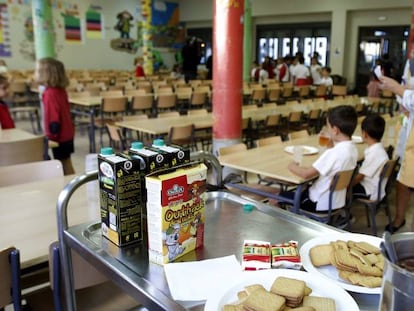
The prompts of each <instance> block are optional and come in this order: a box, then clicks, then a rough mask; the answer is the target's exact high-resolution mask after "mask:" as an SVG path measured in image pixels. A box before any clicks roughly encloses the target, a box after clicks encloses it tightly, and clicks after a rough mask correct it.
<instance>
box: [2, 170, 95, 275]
mask: <svg viewBox="0 0 414 311" xmlns="http://www.w3.org/2000/svg"><path fill="white" fill-rule="evenodd" d="M28 174H30V172H28ZM73 177H74V175H71V176H65V177H61V178H53V179H49V180H44V181H36V182H30V183H23V184H19V185H13V186H6V187H0V211H1V217H0V227H1V228H2V231H1V232H2V234H1V235H0V249H3V248H6V247H9V246H15V247H16V248H18V249H19V250H20V260H21V267H22V268H23V269H25V268H32V267H35V266H36V265H38V264H42V263H45V262H47V261H48V252H49V251H48V249H49V244H50V243H51V242H53V241H56V240H57V238H58V235H57V225H56V202H57V199H58V196H59V193H60V192H61V190H62V189H63V187H64V186H65V185H66V184H67V183H68V182H69V181H70V180H71V179H72V178H73ZM71 204H72V207H71V223H72V224H77V223H82V222H85V221H88V220H89V219H90V217H89V216H88V212H87V208H88V202H87V198H86V194H85V191H84V189H82V191H79V192H78V193H76V196H74V198H73V200H72V201H71Z"/></svg>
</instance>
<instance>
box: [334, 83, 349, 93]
mask: <svg viewBox="0 0 414 311" xmlns="http://www.w3.org/2000/svg"><path fill="white" fill-rule="evenodd" d="M347 92H348V89H347V86H346V85H333V86H332V95H346V94H347Z"/></svg>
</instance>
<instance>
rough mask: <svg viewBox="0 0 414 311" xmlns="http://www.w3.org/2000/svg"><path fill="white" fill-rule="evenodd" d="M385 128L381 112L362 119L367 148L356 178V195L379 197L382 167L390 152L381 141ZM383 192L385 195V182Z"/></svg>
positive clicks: (373, 198)
mask: <svg viewBox="0 0 414 311" xmlns="http://www.w3.org/2000/svg"><path fill="white" fill-rule="evenodd" d="M384 130H385V120H384V119H383V118H382V117H381V116H380V115H379V114H370V115H368V116H367V117H366V118H365V119H364V120H363V121H362V124H361V137H362V140H363V141H364V143H366V144H367V148H366V149H365V152H364V161H363V162H362V164H361V167H360V168H359V171H358V174H357V175H356V176H355V178H354V183H353V184H354V186H353V188H352V193H353V196H354V197H359V198H365V199H371V200H376V199H377V194H378V181H379V178H380V174H381V169H382V167H383V165H384V164H385V162H387V160H388V154H387V152H386V151H385V149H384V147H383V145H382V143H381V139H382V136H383V135H384ZM381 193H382V195H383V196H384V195H385V183H383V189H382V191H381ZM381 199H382V198H381Z"/></svg>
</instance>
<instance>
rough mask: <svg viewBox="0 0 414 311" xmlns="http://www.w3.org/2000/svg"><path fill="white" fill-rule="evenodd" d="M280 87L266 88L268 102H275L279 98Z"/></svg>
mask: <svg viewBox="0 0 414 311" xmlns="http://www.w3.org/2000/svg"><path fill="white" fill-rule="evenodd" d="M280 91H281V89H280V87H268V88H267V99H268V100H270V101H275V100H278V99H279V98H280Z"/></svg>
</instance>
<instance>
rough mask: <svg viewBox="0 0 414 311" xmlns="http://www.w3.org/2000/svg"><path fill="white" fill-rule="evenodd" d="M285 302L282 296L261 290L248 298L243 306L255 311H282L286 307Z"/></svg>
mask: <svg viewBox="0 0 414 311" xmlns="http://www.w3.org/2000/svg"><path fill="white" fill-rule="evenodd" d="M285 301H286V300H285V298H283V297H282V296H279V295H276V294H273V293H270V292H268V291H267V290H265V289H262V288H259V289H257V290H255V291H254V292H253V293H252V294H250V295H249V296H248V297H247V298H246V300H245V301H244V304H243V305H244V306H245V307H246V308H250V309H253V310H255V311H280V310H282V308H283V307H284V305H285Z"/></svg>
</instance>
